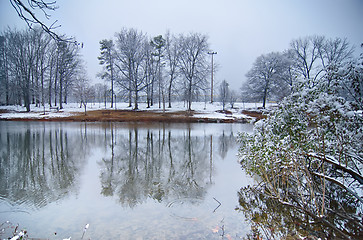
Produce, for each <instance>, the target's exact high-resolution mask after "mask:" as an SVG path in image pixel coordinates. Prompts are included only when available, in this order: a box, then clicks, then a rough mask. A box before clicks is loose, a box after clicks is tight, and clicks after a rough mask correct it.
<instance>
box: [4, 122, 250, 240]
mask: <svg viewBox="0 0 363 240" xmlns="http://www.w3.org/2000/svg"><path fill="white" fill-rule="evenodd" d="M242 131H247V132H249V131H252V126H251V125H243V124H152V125H145V124H122V123H87V124H86V123H41V122H2V121H0V224H2V223H4V222H6V221H9V222H10V223H6V224H3V225H2V227H1V228H5V232H2V233H1V232H0V238H6V237H8V235H6V234H8V233H9V231H10V227H11V226H15V225H16V224H19V228H21V229H27V231H28V233H29V237H32V238H41V239H63V238H66V237H67V238H68V237H72V240H73V239H80V238H81V237H82V233H83V228H84V226H85V225H86V224H89V228H88V230H87V232H86V233H85V235H84V239H221V238H222V236H223V237H225V238H226V239H228V238H230V239H239V238H240V237H244V236H245V234H246V233H247V232H248V231H249V225H248V223H247V222H246V221H245V219H244V215H243V214H242V213H238V212H237V211H236V210H235V208H236V207H238V191H239V190H240V188H241V187H244V186H246V185H248V184H251V183H252V180H251V179H250V178H248V177H247V176H246V175H245V174H244V172H243V170H242V169H241V168H240V165H239V163H238V159H237V157H236V154H237V149H238V144H237V143H236V137H237V133H238V132H242ZM219 202H220V203H221V205H220V204H219ZM218 206H219V207H218ZM10 225H11V226H10ZM55 233H56V234H55Z"/></svg>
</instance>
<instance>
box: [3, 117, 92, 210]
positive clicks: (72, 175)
mask: <svg viewBox="0 0 363 240" xmlns="http://www.w3.org/2000/svg"><path fill="white" fill-rule="evenodd" d="M5 129H6V128H5V127H4V126H2V129H1V135H0V153H1V155H0V182H1V184H0V196H1V198H4V199H6V200H7V201H9V202H10V203H12V204H15V203H16V204H23V203H25V204H26V205H28V206H31V207H35V208H41V207H44V206H46V205H47V204H48V203H50V202H53V201H56V200H58V199H61V198H63V197H64V196H65V195H67V194H69V193H70V192H74V191H76V190H77V175H78V173H79V170H80V166H81V164H82V162H83V161H84V159H85V155H86V154H85V148H84V145H78V144H75V143H76V142H79V140H82V136H79V137H80V138H81V139H79V138H69V137H68V133H67V132H66V131H63V129H62V128H61V127H51V128H47V127H46V125H45V124H37V127H35V128H34V126H33V125H31V124H28V123H22V124H19V125H17V126H16V128H14V129H9V131H6V130H5Z"/></svg>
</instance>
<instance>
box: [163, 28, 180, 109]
mask: <svg viewBox="0 0 363 240" xmlns="http://www.w3.org/2000/svg"><path fill="white" fill-rule="evenodd" d="M180 54H181V51H180V48H179V45H178V39H177V38H176V37H175V36H171V35H170V32H167V33H166V45H165V55H166V56H165V62H166V71H167V75H168V78H169V79H168V102H169V105H168V107H169V108H171V94H172V90H173V86H174V82H175V79H176V78H177V77H178V75H179V72H178V62H179V57H180Z"/></svg>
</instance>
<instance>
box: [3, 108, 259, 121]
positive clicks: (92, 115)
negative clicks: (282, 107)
mask: <svg viewBox="0 0 363 240" xmlns="http://www.w3.org/2000/svg"><path fill="white" fill-rule="evenodd" d="M7 113H11V114H12V117H4V118H2V117H1V115H2V114H7ZM18 113H19V114H20V113H22V114H26V113H23V112H12V111H6V110H5V111H4V110H2V111H1V112H0V121H45V122H55V121H58V122H62V121H63V122H166V123H253V122H255V121H258V120H260V119H262V118H265V115H263V114H262V113H260V112H257V111H253V110H243V111H242V114H243V115H244V116H243V117H242V116H240V115H238V116H234V115H233V113H231V112H229V111H224V112H222V111H219V112H218V114H220V115H221V116H220V117H214V116H207V115H205V114H203V113H201V112H197V111H171V112H169V111H165V112H162V111H155V110H125V109H123V110H114V109H104V110H89V111H87V114H86V115H85V114H84V112H70V113H68V114H64V113H63V112H62V111H57V112H55V113H54V112H51V111H46V112H45V114H44V112H36V113H37V114H38V115H39V116H38V117H37V116H31V117H26V116H22V117H17V116H16V115H17V114H18ZM31 113H34V112H31ZM50 113H52V116H49V114H50ZM58 114H59V116H56V115H58Z"/></svg>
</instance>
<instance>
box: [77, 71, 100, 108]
mask: <svg viewBox="0 0 363 240" xmlns="http://www.w3.org/2000/svg"><path fill="white" fill-rule="evenodd" d="M73 94H74V96H75V97H76V98H77V99H78V101H79V102H80V107H82V106H83V107H84V114H85V115H87V104H88V102H89V101H90V100H91V99H93V98H94V97H95V89H94V87H93V86H91V85H90V84H89V79H88V78H87V77H86V75H85V73H83V74H81V75H79V76H78V77H77V79H76V81H75V83H74V88H73Z"/></svg>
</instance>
